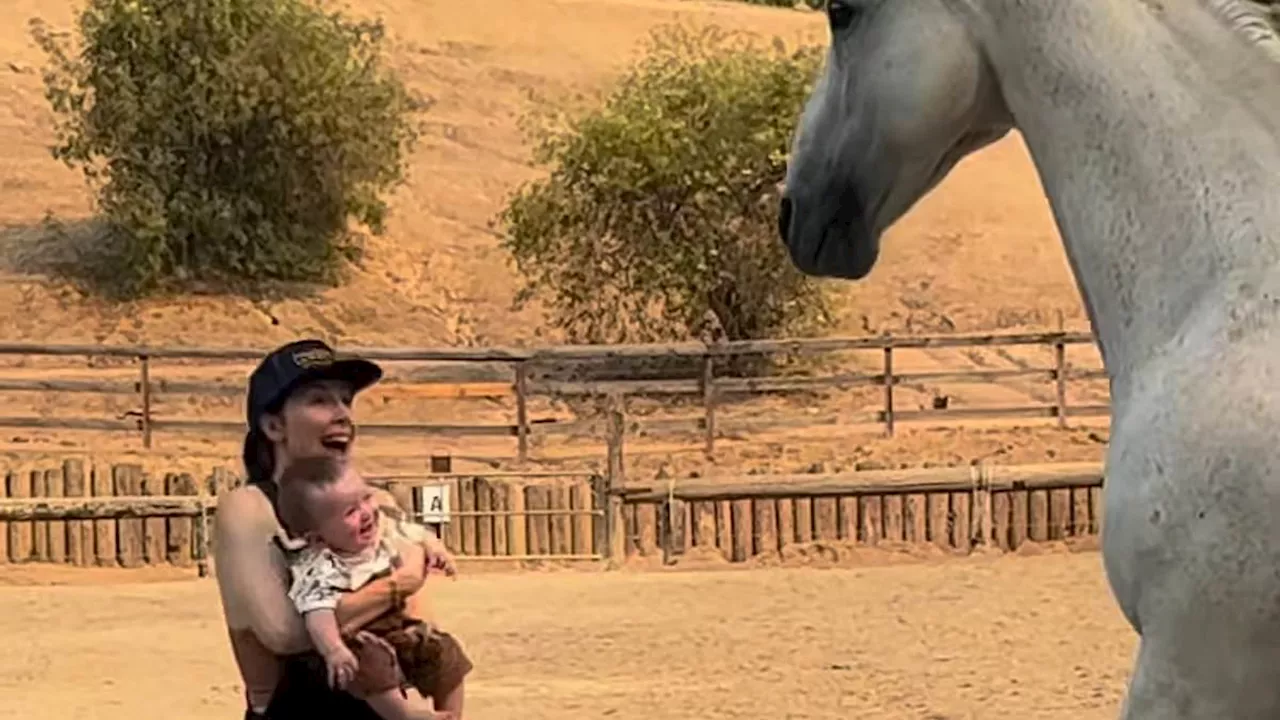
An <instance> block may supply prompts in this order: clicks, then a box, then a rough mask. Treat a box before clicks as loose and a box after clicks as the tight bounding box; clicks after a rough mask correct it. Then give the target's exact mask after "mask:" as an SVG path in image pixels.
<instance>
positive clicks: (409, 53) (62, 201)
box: [0, 0, 1080, 345]
mask: <svg viewBox="0 0 1280 720" xmlns="http://www.w3.org/2000/svg"><path fill="white" fill-rule="evenodd" d="M4 5H5V7H4V8H3V9H0V19H2V20H3V22H0V78H2V79H3V81H0V136H3V137H4V138H5V139H6V142H4V143H2V144H0V190H3V192H0V228H2V229H3V230H0V232H2V233H3V234H0V240H2V242H0V314H2V316H3V324H4V327H5V331H4V333H3V335H4V338H5V339H6V340H37V339H39V340H51V341H95V342H110V343H123V342H146V343H156V344H165V343H209V342H216V343H217V344H227V345H246V344H248V345H261V344H265V343H267V342H273V341H275V340H279V339H283V338H289V337H294V336H296V335H298V334H304V333H306V334H309V333H320V334H323V335H325V336H328V337H330V338H332V339H334V340H337V341H340V342H343V343H350V344H357V345H366V344H376V345H403V344H407V343H412V344H430V345H435V344H463V345H473V344H479V345H483V344H495V343H503V344H506V343H522V344H523V343H531V342H550V341H554V340H555V338H553V337H543V336H542V332H541V331H540V330H539V323H538V317H537V316H536V314H534V313H533V311H528V312H526V313H525V314H524V315H517V314H513V313H512V312H511V311H510V302H511V298H512V296H513V293H514V291H515V289H516V287H517V286H518V281H517V278H516V277H515V275H514V273H513V271H512V270H511V269H510V268H509V267H508V265H507V263H506V261H505V257H504V255H503V253H502V252H501V250H499V248H498V246H497V243H496V240H495V238H494V237H493V235H492V234H491V233H490V231H489V230H488V228H487V222H488V220H489V219H490V218H491V217H492V216H493V215H494V213H495V212H496V211H497V210H498V209H499V208H500V207H501V205H502V203H503V200H504V197H505V196H506V194H507V193H508V192H509V191H510V190H511V189H512V188H513V187H514V186H515V185H516V184H517V183H519V182H520V181H521V180H524V179H526V178H529V177H531V176H532V175H533V174H534V173H535V172H537V171H536V170H535V169H533V168H531V167H530V166H529V165H528V163H527V158H528V151H527V148H526V147H525V146H524V145H523V143H522V139H521V137H520V135H519V133H518V131H517V127H516V121H517V118H518V117H519V115H520V114H521V113H522V112H523V111H524V110H525V108H526V107H527V104H526V103H527V100H526V93H528V92H529V91H536V92H537V93H539V94H542V95H550V96H556V95H558V94H571V93H577V92H582V91H590V90H593V89H597V88H601V87H604V86H606V84H607V83H608V82H609V81H610V79H611V78H612V77H614V76H615V75H616V73H617V72H618V71H619V70H620V68H622V67H623V66H624V65H625V64H626V63H627V62H628V61H630V60H631V59H632V58H634V57H635V54H636V53H637V51H638V48H639V47H640V43H642V42H643V39H644V37H645V35H646V33H647V32H649V30H650V29H652V28H653V27H655V26H657V25H659V24H663V23H669V22H672V21H683V22H693V23H717V24H719V25H722V26H724V27H727V28H733V29H738V30H745V31H748V32H753V33H759V34H762V35H764V36H766V37H767V36H769V35H774V34H776V35H779V36H781V37H783V38H784V39H786V40H788V41H812V42H824V41H825V28H824V27H823V23H822V20H821V17H820V16H819V15H817V14H815V13H811V12H806V11H791V10H780V9H773V8H763V7H755V6H746V5H741V4H737V3H728V2H724V3H710V2H690V1H688V0H611V1H610V2H608V3H600V2H595V1H594V0H485V3H484V5H485V12H482V13H481V12H476V11H475V8H476V6H475V5H474V4H472V3H461V2H445V1H443V0H351V2H350V3H349V7H350V12H351V13H353V14H355V15H358V16H366V17H367V16H380V17H382V18H384V19H385V20H386V22H387V24H388V25H389V28H390V31H391V37H392V43H391V47H392V52H393V56H392V60H393V63H394V65H395V67H396V68H397V69H398V70H399V71H400V72H402V73H403V74H404V76H405V77H406V78H407V79H408V81H409V82H410V83H411V84H412V85H413V86H414V87H415V88H416V89H418V90H420V91H421V92H423V93H425V94H426V95H427V96H429V97H430V98H431V99H432V100H433V101H434V106H433V107H432V109H431V110H430V113H429V115H428V120H429V123H428V129H427V135H426V137H425V140H424V142H423V143H422V145H421V146H420V147H419V149H418V151H417V154H416V156H415V157H414V159H413V163H412V168H411V177H410V181H409V183H408V185H407V186H406V187H404V188H403V189H402V190H401V191H400V192H399V193H398V195H397V196H396V198H395V202H394V207H393V210H394V219H393V221H392V223H391V229H390V232H389V234H388V235H387V236H386V237H383V238H378V239H375V240H374V241H373V242H372V245H371V252H370V254H369V257H368V260H367V262H365V263H364V265H363V267H361V268H360V269H359V270H358V271H357V272H356V273H355V278H354V280H353V281H352V282H351V283H350V284H349V285H348V286H346V287H343V288H340V289H334V290H331V291H328V292H325V293H323V294H322V295H321V296H319V297H316V298H311V299H306V300H291V301H285V302H280V303H276V304H270V305H263V306H259V307H255V306H253V305H252V304H250V303H247V302H245V301H242V300H237V299H230V298H208V297H202V298H182V299H176V300H173V299H170V300H163V301H159V300H156V301H148V302H142V303H137V304H131V305H128V306H107V305H104V304H103V303H100V302H98V301H96V300H94V299H93V298H88V297H82V296H80V295H79V294H78V293H77V292H75V291H74V290H71V289H69V288H68V287H67V286H65V285H64V284H62V283H59V282H57V281H55V280H51V279H50V277H49V273H48V271H49V269H50V268H52V267H56V266H57V264H59V263H65V262H74V260H75V257H76V252H77V249H76V248H68V247H56V246H50V245H49V244H47V243H41V242H39V240H40V233H39V231H38V223H39V222H40V220H41V218H42V217H43V216H44V214H45V213H46V211H51V212H53V213H56V214H57V215H58V216H60V217H63V218H67V219H76V218H82V217H85V216H86V215H88V214H89V213H90V211H91V208H90V204H89V200H90V199H89V196H88V194H87V192H86V191H85V187H84V184H83V183H82V181H81V179H80V176H79V175H78V173H75V172H72V171H70V170H68V169H67V168H65V167H63V166H62V165H61V164H59V163H57V162H55V161H54V160H53V159H51V158H50V156H49V153H48V151H47V145H48V143H49V142H50V139H51V134H50V115H49V111H48V106H47V103H46V102H45V100H44V98H43V95H42V89H41V82H40V76H39V70H40V67H41V65H42V62H43V59H42V56H41V54H40V52H39V50H38V49H37V48H36V47H35V45H34V44H33V43H32V41H31V39H30V34H29V31H28V28H27V23H28V21H29V20H30V19H31V18H33V17H40V18H43V19H44V20H46V21H48V22H50V23H52V24H54V25H55V26H58V27H61V28H69V27H70V26H71V22H72V20H73V17H74V16H73V12H74V10H75V8H77V7H78V5H77V4H73V3H72V2H69V1H68V0H39V1H38V2H37V0H9V2H6V3H4ZM842 292H843V293H844V294H845V295H846V296H847V297H848V302H847V307H848V308H849V312H848V316H847V318H846V320H847V321H846V323H845V328H844V329H845V330H846V331H848V332H860V331H862V330H864V329H867V328H871V329H876V330H879V329H894V330H909V331H937V330H943V331H945V330H952V329H955V330H968V329H974V328H989V327H996V326H1004V327H1007V326H1014V325H1023V324H1033V325H1040V324H1044V323H1045V322H1046V321H1049V320H1052V319H1053V318H1054V313H1055V311H1056V310H1059V309H1061V310H1063V311H1065V313H1066V315H1067V318H1068V320H1069V321H1073V320H1078V319H1079V318H1080V314H1079V311H1078V299H1077V294H1076V290H1075V288H1074V286H1073V285H1072V284H1071V281H1070V277H1069V275H1068V273H1067V268H1066V264H1065V259H1064V256H1063V254H1062V251H1061V249H1060V247H1059V244H1058V241H1057V238H1056V235H1055V231H1054V229H1053V226H1052V223H1051V220H1050V217H1049V213H1048V210H1047V206H1046V204H1045V202H1044V199H1043V195H1042V193H1041V190H1040V187H1039V184H1038V183H1037V182H1036V181H1035V177H1034V173H1033V171H1032V168H1031V166H1030V164H1029V162H1028V159H1027V156H1026V152H1025V149H1024V148H1023V146H1022V144H1021V142H1020V140H1019V139H1017V138H1013V139H1010V140H1006V141H1005V142H1003V143H1001V144H1000V145H999V146H997V147H994V148H992V149H990V150H988V151H986V152H984V153H982V154H981V155H980V156H978V157H976V158H973V159H972V160H970V161H969V162H967V163H966V164H965V165H964V166H963V167H961V168H960V169H959V170H958V171H957V172H956V174H955V175H954V176H953V177H952V178H951V179H950V180H949V181H948V182H947V183H946V184H945V185H944V186H943V187H942V188H940V189H939V190H938V191H937V192H935V193H934V194H933V196H932V197H930V198H928V199H927V200H926V201H925V202H924V203H923V204H922V205H921V206H920V207H919V208H917V209H916V210H915V211H914V212H913V213H912V214H911V216H910V217H909V218H908V219H907V221H905V222H904V223H902V225H901V226H900V227H899V228H897V230H896V231H895V232H894V233H893V236H892V237H891V238H890V239H889V241H888V243H887V252H886V253H885V256H884V260H883V262H882V263H881V266H880V267H879V268H878V269H877V270H876V272H875V274H874V277H872V278H871V279H870V280H869V281H867V282H866V283H865V284H862V285H860V286H857V287H845V288H842Z"/></svg>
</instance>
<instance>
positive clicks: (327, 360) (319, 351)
mask: <svg viewBox="0 0 1280 720" xmlns="http://www.w3.org/2000/svg"><path fill="white" fill-rule="evenodd" d="M293 361H294V362H295V363H297V365H298V367H300V368H313V367H324V366H326V365H332V364H333V351H332V350H329V349H327V348H308V349H306V350H299V351H297V352H295V353H294V354H293Z"/></svg>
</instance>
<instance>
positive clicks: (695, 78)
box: [498, 26, 828, 342]
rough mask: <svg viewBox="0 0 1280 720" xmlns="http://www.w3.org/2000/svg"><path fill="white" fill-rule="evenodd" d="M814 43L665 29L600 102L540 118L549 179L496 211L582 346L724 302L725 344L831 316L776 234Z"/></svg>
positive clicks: (665, 331) (718, 310) (625, 336)
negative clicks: (795, 45) (781, 187)
mask: <svg viewBox="0 0 1280 720" xmlns="http://www.w3.org/2000/svg"><path fill="white" fill-rule="evenodd" d="M819 62H820V54H819V51H818V49H816V48H806V49H801V50H788V49H787V48H785V47H784V46H783V45H782V44H781V42H780V41H775V43H774V44H773V46H772V47H771V48H770V49H760V48H758V47H756V46H755V45H754V44H753V43H751V42H750V41H749V40H747V39H744V38H743V37H741V36H735V35H731V34H727V33H724V32H722V31H720V30H718V29H716V28H706V29H704V30H701V31H690V30H688V29H685V28H682V27H679V26H676V27H667V28H662V29H660V30H659V31H657V32H655V33H654V35H653V36H652V39H651V41H650V43H649V45H648V48H647V53H646V55H645V56H644V57H643V59H641V60H640V61H639V62H638V63H636V64H635V65H634V66H633V67H632V68H631V69H630V70H629V71H628V72H626V73H625V74H624V76H623V78H622V79H621V82H620V83H619V84H618V85H617V87H616V89H614V90H613V91H612V93H611V94H609V95H608V96H607V98H605V99H604V101H603V104H602V106H601V107H598V108H597V109H594V110H592V111H589V112H586V113H583V114H580V115H578V116H577V117H573V118H565V117H563V116H562V115H560V114H557V113H543V114H536V113H535V114H534V115H533V116H532V117H533V121H532V122H531V123H530V124H531V126H532V128H533V130H532V132H533V135H534V138H535V140H536V149H535V158H536V160H537V161H538V162H539V163H541V164H544V165H549V166H550V167H551V170H550V175H549V177H546V178H544V179H540V180H536V181H533V182H530V183H527V184H525V185H524V186H522V187H521V188H519V189H518V190H517V192H516V193H515V194H514V196H513V197H512V198H511V200H510V201H509V204H508V205H507V207H506V208H505V209H504V210H503V212H502V213H501V214H500V215H499V218H498V219H499V221H500V223H499V224H500V225H501V226H502V229H503V231H504V237H503V244H504V246H505V247H506V248H507V249H508V250H509V251H510V252H511V254H512V257H513V258H514V260H515V264H516V267H517V269H518V270H519V271H520V272H521V273H523V274H524V276H525V279H526V281H527V285H526V287H525V288H524V290H523V291H522V293H521V295H520V296H519V298H518V302H520V303H523V302H526V301H528V300H529V299H531V298H533V297H543V298H544V299H545V300H546V302H547V307H548V309H549V311H550V312H549V314H550V315H551V321H552V323H553V324H554V325H556V326H557V327H559V328H561V329H563V330H564V331H565V332H566V333H567V335H568V336H569V338H570V340H571V341H575V342H646V341H657V340H664V339H687V338H688V337H690V335H691V334H693V333H697V332H700V331H701V330H702V329H703V323H704V319H705V318H707V317H708V313H714V315H715V317H716V318H717V319H718V320H719V322H720V324H721V325H722V327H723V331H724V333H725V335H727V337H728V338H730V339H740V338H758V337H764V336H776V335H781V334H791V333H797V332H806V331H808V330H809V329H811V328H812V327H814V326H815V324H816V323H821V322H823V321H825V320H826V319H828V315H827V304H826V301H825V297H824V295H823V294H822V292H821V291H820V289H819V285H818V284H817V282H816V281H814V280H812V279H810V278H807V277H805V276H803V275H802V274H801V273H800V272H799V271H797V270H796V269H795V268H794V267H793V265H792V263H791V262H790V260H789V259H788V258H787V255H786V251H785V248H784V247H783V246H782V243H781V242H779V240H778V238H777V230H776V229H775V228H776V222H777V220H776V218H777V191H776V187H777V185H778V183H780V182H781V180H782V178H783V176H784V172H785V156H786V151H787V146H788V141H789V138H790V137H791V133H792V130H793V128H794V126H795V122H796V120H797V108H799V107H801V105H802V104H803V102H804V98H805V95H806V94H807V92H808V90H809V87H810V83H811V81H812V79H813V78H814V77H815V71H816V69H817V67H818V63H819Z"/></svg>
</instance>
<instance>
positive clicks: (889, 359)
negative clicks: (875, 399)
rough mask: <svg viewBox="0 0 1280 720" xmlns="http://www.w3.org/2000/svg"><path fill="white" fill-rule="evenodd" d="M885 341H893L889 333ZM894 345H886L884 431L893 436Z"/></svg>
mask: <svg viewBox="0 0 1280 720" xmlns="http://www.w3.org/2000/svg"><path fill="white" fill-rule="evenodd" d="M885 341H886V342H891V340H890V338H889V336H888V335H885ZM893 383H894V378H893V346H892V345H885V347H884V432H885V435H888V436H890V437H892V436H893Z"/></svg>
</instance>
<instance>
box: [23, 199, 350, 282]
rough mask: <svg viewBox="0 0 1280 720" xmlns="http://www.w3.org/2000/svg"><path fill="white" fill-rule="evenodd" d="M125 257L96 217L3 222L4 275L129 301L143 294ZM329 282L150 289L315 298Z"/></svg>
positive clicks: (113, 235) (124, 249) (113, 237)
mask: <svg viewBox="0 0 1280 720" xmlns="http://www.w3.org/2000/svg"><path fill="white" fill-rule="evenodd" d="M126 257H127V254H126V248H125V247H124V244H123V242H121V240H120V239H119V237H117V236H116V235H115V234H113V233H110V232H108V231H107V227H106V223H104V222H103V221H101V220H99V219H97V218H79V219H74V220H62V219H59V218H55V217H53V216H46V217H45V219H44V220H43V221H42V222H39V223H33V224H27V225H8V226H0V275H6V276H10V277H28V278H31V279H38V278H48V279H50V280H54V281H61V282H66V283H69V284H70V285H72V286H73V287H74V288H75V289H76V290H78V291H80V292H81V293H83V294H85V295H89V296H93V297H97V298H99V299H102V300H107V301H111V302H127V301H130V300H136V299H139V295H138V294H137V293H136V292H134V290H133V288H131V287H130V285H129V284H128V282H127V280H128V278H129V275H130V274H129V273H126V272H123V271H122V268H124V267H125V263H126V262H128V261H127V260H126ZM328 288H329V286H327V285H324V284H320V283H285V282H276V281H257V282H244V281H240V282H236V281H226V282H211V281H204V280H201V281H194V280H188V279H181V278H180V279H177V280H175V281H174V282H173V283H172V284H171V285H168V286H166V287H163V288H158V289H156V290H154V291H152V292H149V293H147V294H148V295H150V296H152V297H157V296H159V297H163V296H165V295H187V296H191V295H205V296H228V295H230V296H235V297H241V298H245V299H248V300H251V301H255V302H276V301H281V300H300V299H307V298H312V297H315V296H316V295H317V294H318V293H320V292H323V291H324V290H326V289H328Z"/></svg>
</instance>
